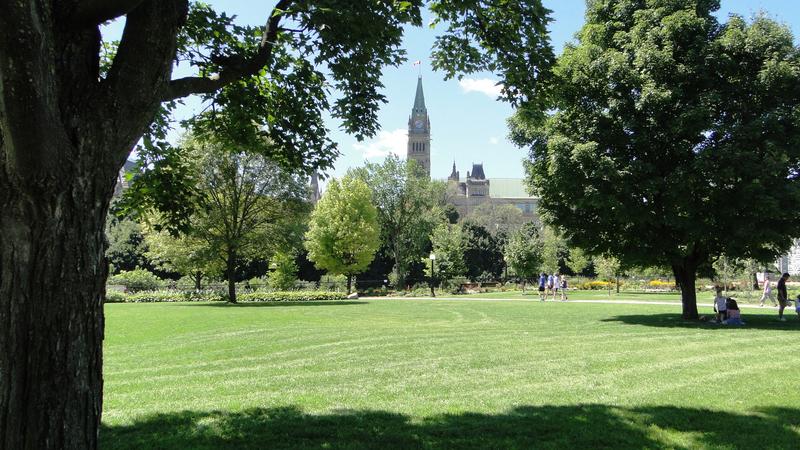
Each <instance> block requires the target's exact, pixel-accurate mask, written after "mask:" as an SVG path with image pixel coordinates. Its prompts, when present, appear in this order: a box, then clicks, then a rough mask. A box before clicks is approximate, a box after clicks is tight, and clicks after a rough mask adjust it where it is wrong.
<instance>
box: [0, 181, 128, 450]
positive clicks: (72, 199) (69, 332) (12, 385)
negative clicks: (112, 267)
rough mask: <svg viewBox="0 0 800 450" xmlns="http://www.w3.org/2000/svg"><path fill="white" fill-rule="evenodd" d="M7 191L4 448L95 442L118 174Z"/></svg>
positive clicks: (0, 414)
mask: <svg viewBox="0 0 800 450" xmlns="http://www.w3.org/2000/svg"><path fill="white" fill-rule="evenodd" d="M67 183H68V184H67V185H65V186H63V187H62V189H63V190H62V191H61V192H58V193H49V194H48V193H41V192H40V193H35V192H32V191H30V190H28V189H25V188H20V187H19V186H14V185H13V184H7V185H5V186H3V190H2V191H3V192H2V193H1V194H0V206H2V208H0V210H2V214H0V324H1V326H0V348H1V349H3V350H2V351H0V387H2V389H0V449H64V448H70V449H94V448H96V447H97V433H98V429H99V425H100V414H101V407H102V387H103V379H102V341H103V299H104V297H105V280H106V277H107V275H108V273H107V271H108V265H107V263H106V260H105V257H104V253H105V247H106V242H105V235H104V231H103V230H104V223H105V217H106V213H107V208H108V201H109V200H110V198H111V192H112V189H113V182H105V183H97V182H95V181H94V180H92V179H91V178H90V177H78V178H77V179H76V181H75V182H74V183H72V184H71V185H70V184H69V182H67Z"/></svg>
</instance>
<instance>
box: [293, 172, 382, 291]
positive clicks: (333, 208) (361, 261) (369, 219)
mask: <svg viewBox="0 0 800 450" xmlns="http://www.w3.org/2000/svg"><path fill="white" fill-rule="evenodd" d="M380 232H381V230H380V226H379V224H378V211H377V210H376V209H375V206H374V205H373V204H372V192H371V191H370V189H369V187H368V186H367V185H366V183H364V181H362V180H360V179H358V178H354V177H352V176H346V177H344V178H342V181H341V183H340V182H339V181H338V180H335V179H334V180H331V181H330V183H328V188H327V190H326V191H325V195H324V196H322V199H320V201H319V203H317V206H316V207H315V208H314V211H313V212H312V213H311V220H310V221H309V226H308V231H307V232H306V237H305V247H306V249H307V250H308V258H309V259H310V260H311V261H314V265H315V266H316V267H317V268H320V269H324V270H326V271H328V272H330V273H332V274H335V275H347V293H348V294H349V293H350V289H351V283H352V277H353V275H355V274H357V273H360V272H363V271H364V270H365V269H366V268H367V266H369V263H370V262H372V259H373V258H374V257H375V252H376V251H377V250H378V247H380V244H381V241H380Z"/></svg>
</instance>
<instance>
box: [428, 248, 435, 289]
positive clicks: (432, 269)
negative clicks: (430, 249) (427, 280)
mask: <svg viewBox="0 0 800 450" xmlns="http://www.w3.org/2000/svg"><path fill="white" fill-rule="evenodd" d="M428 258H430V260H431V297H436V292H434V290H433V280H434V278H435V277H436V272H435V270H436V267H435V266H434V262H436V254H435V253H431V255H430V256H429V257H428Z"/></svg>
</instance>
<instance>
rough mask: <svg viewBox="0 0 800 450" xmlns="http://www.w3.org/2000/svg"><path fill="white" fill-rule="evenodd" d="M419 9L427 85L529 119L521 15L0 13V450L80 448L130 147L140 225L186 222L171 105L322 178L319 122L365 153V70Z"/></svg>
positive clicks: (118, 5) (98, 396)
mask: <svg viewBox="0 0 800 450" xmlns="http://www.w3.org/2000/svg"><path fill="white" fill-rule="evenodd" d="M425 5H428V6H429V7H430V9H431V10H432V15H433V19H434V22H437V23H440V24H441V25H443V28H444V30H443V34H442V36H441V39H439V40H438V41H437V43H436V44H435V45H434V49H433V59H434V67H435V68H437V69H441V70H443V71H444V72H445V73H446V75H447V76H460V75H462V74H464V73H466V72H473V71H483V70H486V71H491V72H495V73H496V74H497V77H498V78H499V81H500V83H502V85H503V92H502V95H501V98H503V99H504V100H507V101H508V102H510V103H511V104H514V105H522V104H530V103H533V102H535V101H536V99H537V98H538V94H539V83H540V81H541V80H543V79H546V78H547V77H546V76H545V75H546V74H547V73H548V71H547V69H548V67H549V65H550V63H551V60H552V50H551V48H550V45H549V42H548V39H547V30H546V25H547V22H548V20H549V19H548V16H547V13H548V12H547V10H546V9H544V8H543V7H542V5H541V2H540V1H539V0H532V1H525V2H502V3H500V4H497V3H495V2H487V1H482V0H459V1H452V0H433V1H429V2H423V1H422V0H408V1H400V0H389V1H386V0H363V1H358V2H353V1H351V0H277V1H274V2H272V3H271V6H272V9H269V7H267V8H265V16H264V18H263V20H264V25H263V26H257V27H250V26H242V25H239V24H237V23H236V21H235V20H234V18H233V17H231V16H229V15H226V14H225V13H223V12H220V11H217V10H215V9H214V8H213V7H211V6H209V5H207V4H204V3H199V2H190V1H189V0H171V1H166V0H105V1H100V0H64V1H58V2H56V1H38V2H35V3H34V2H26V1H12V0H0V10H1V11H2V14H0V86H2V87H0V210H2V211H3V214H4V216H3V221H2V222H0V261H2V265H0V311H2V312H0V348H4V349H11V350H10V351H6V352H0V392H2V393H4V394H3V395H0V428H2V429H0V436H2V439H3V441H2V443H3V445H4V446H5V447H8V448H22V447H36V448H96V446H97V434H98V433H97V430H98V427H99V425H100V414H101V411H102V338H103V323H104V320H103V305H102V304H103V299H104V280H105V278H106V275H107V270H108V267H107V265H106V262H105V258H104V253H105V246H106V243H105V237H104V234H103V230H104V223H105V220H106V214H107V211H108V207H109V203H110V201H111V198H112V195H113V191H114V183H115V181H116V179H117V176H118V174H119V170H120V168H121V167H122V165H123V163H124V162H125V160H126V158H127V157H128V155H129V154H130V152H131V149H132V148H133V147H134V146H136V144H137V142H141V145H139V148H138V154H139V155H140V156H141V157H142V159H143V161H145V164H144V165H143V167H147V168H148V169H152V170H158V169H164V170H160V171H159V172H157V173H156V174H155V175H154V176H152V177H150V178H151V179H155V181H156V182H157V183H156V184H154V185H153V186H155V187H154V189H155V190H156V192H158V193H159V195H157V196H155V199H156V200H157V201H154V207H156V208H157V209H160V210H162V211H174V214H173V215H174V217H173V218H175V219H178V221H181V220H184V221H185V220H186V218H187V217H189V216H190V215H191V213H192V212H191V211H187V210H183V209H182V208H181V206H182V204H181V203H180V202H179V201H176V199H178V198H181V197H180V196H174V195H172V194H173V193H174V192H175V191H176V190H177V191H181V190H185V189H191V188H192V186H193V184H192V183H187V182H185V181H184V180H183V178H182V177H181V176H180V174H181V172H180V170H177V171H176V170H175V169H174V168H170V167H169V166H170V164H168V163H169V162H170V161H174V160H175V159H176V158H175V157H173V156H174V154H175V152H174V151H173V149H172V148H171V146H170V144H169V143H168V142H167V139H166V130H165V126H166V124H168V123H169V117H170V112H171V111H172V110H174V108H175V107H176V105H177V104H178V103H179V102H180V100H181V99H182V98H185V97H187V96H191V95H196V96H200V97H201V99H202V100H203V101H204V106H205V109H204V112H203V113H202V114H200V115H199V116H198V117H196V118H194V119H193V120H191V121H189V123H188V124H187V125H190V126H191V127H192V129H193V131H195V132H198V133H203V132H210V133H211V134H213V135H215V136H216V137H217V138H218V139H219V140H220V141H221V142H223V143H225V144H226V146H227V145H228V144H236V145H235V146H230V147H228V148H238V149H242V148H247V149H248V150H251V151H254V152H257V153H260V154H261V155H264V156H267V157H269V159H270V160H271V161H273V162H274V163H275V164H277V165H278V166H281V167H283V168H285V169H289V170H297V169H300V170H305V171H306V172H310V171H312V170H314V169H315V168H324V167H330V166H331V164H332V162H333V160H334V159H335V158H336V156H337V154H338V149H337V148H336V146H335V144H334V143H333V142H332V141H331V139H330V138H329V137H328V130H327V128H326V125H325V123H324V121H323V118H324V117H325V115H326V114H328V113H330V115H331V116H333V117H334V118H336V119H338V121H339V123H340V124H341V126H342V127H343V128H344V129H345V130H346V131H347V132H349V133H351V134H354V135H356V136H357V137H364V136H372V135H374V133H375V132H376V130H377V129H378V123H377V111H378V107H379V105H380V104H381V103H382V102H384V101H385V99H384V97H383V95H382V94H381V92H380V88H381V87H382V85H381V74H382V70H383V69H384V68H385V67H386V66H393V65H398V64H400V63H402V62H403V61H404V59H405V52H404V51H403V50H402V48H401V43H402V37H403V31H404V27H405V26H408V25H411V26H420V25H422V14H421V11H422V9H423V8H424V6H425ZM122 17H124V19H125V20H124V30H123V33H122V36H121V38H120V40H119V43H118V44H116V45H115V44H114V43H110V42H103V37H102V34H101V32H100V26H101V24H103V23H105V22H107V21H109V20H113V19H117V18H122ZM178 62H180V63H181V65H182V66H183V67H184V68H185V70H184V71H182V73H180V74H178V73H173V67H174V66H175V64H176V63H178ZM187 72H188V73H187ZM532 74H543V75H540V76H531V75H532ZM21 342H22V343H25V345H19V343H21ZM31 348H35V349H37V351H35V352H31V351H29V350H30V349H31Z"/></svg>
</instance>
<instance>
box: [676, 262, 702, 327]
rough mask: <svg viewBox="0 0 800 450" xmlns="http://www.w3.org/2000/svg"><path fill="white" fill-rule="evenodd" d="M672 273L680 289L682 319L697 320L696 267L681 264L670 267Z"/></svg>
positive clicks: (686, 263)
mask: <svg viewBox="0 0 800 450" xmlns="http://www.w3.org/2000/svg"><path fill="white" fill-rule="evenodd" d="M672 272H673V273H674V274H675V281H676V282H677V284H678V286H680V288H681V305H682V314H681V315H682V317H683V318H684V319H687V320H695V319H697V318H699V317H700V316H699V314H698V313H697V291H696V289H695V287H696V286H695V282H696V280H697V267H696V265H695V264H692V263H691V262H686V261H684V262H682V263H680V264H673V265H672Z"/></svg>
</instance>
